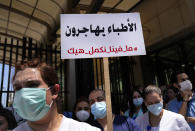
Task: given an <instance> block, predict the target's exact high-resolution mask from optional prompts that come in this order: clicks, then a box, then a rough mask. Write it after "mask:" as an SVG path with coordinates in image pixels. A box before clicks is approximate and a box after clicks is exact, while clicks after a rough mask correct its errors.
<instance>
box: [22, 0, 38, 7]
mask: <svg viewBox="0 0 195 131" xmlns="http://www.w3.org/2000/svg"><path fill="white" fill-rule="evenodd" d="M20 1H22V2H24V3H26V4H29V5H32V6H35V4H36V0H20Z"/></svg>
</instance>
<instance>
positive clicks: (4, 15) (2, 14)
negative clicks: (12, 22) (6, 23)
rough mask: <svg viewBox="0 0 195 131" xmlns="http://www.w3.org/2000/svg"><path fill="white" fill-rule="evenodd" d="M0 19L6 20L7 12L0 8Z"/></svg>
mask: <svg viewBox="0 0 195 131" xmlns="http://www.w3.org/2000/svg"><path fill="white" fill-rule="evenodd" d="M0 18H3V19H6V20H7V18H8V11H7V10H4V9H1V8H0Z"/></svg>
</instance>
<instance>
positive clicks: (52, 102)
mask: <svg viewBox="0 0 195 131" xmlns="http://www.w3.org/2000/svg"><path fill="white" fill-rule="evenodd" d="M52 105H53V100H52V101H51V104H50V105H49V107H50V108H51V106H52Z"/></svg>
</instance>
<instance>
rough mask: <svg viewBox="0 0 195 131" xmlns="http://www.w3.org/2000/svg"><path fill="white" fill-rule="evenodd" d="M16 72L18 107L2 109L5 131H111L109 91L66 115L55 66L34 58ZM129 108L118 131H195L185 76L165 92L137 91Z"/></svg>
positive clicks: (194, 100) (115, 117)
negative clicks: (108, 105)
mask: <svg viewBox="0 0 195 131" xmlns="http://www.w3.org/2000/svg"><path fill="white" fill-rule="evenodd" d="M15 69H16V70H15V75H14V77H13V87H14V90H15V96H14V101H13V108H12V110H10V109H9V108H3V107H2V106H1V107H0V130H1V131H6V130H13V131H109V130H108V127H107V112H106V97H105V92H104V91H103V90H101V89H94V90H92V91H91V92H90V93H89V96H85V97H81V98H79V99H78V100H77V101H76V103H75V106H74V109H73V112H72V113H67V112H65V113H64V115H63V114H61V113H60V112H61V111H60V106H61V103H60V102H61V101H60V97H61V96H60V93H59V92H60V86H59V82H58V77H57V74H56V72H55V70H54V69H53V68H52V67H51V66H49V65H47V64H45V63H41V62H40V61H38V60H37V59H34V60H32V61H25V62H24V63H22V64H19V65H17V66H16V68H15ZM127 105H128V106H127V107H128V109H126V111H124V112H123V113H120V114H115V113H114V112H113V114H112V123H113V130H114V131H195V95H194V93H193V85H192V83H191V81H190V80H189V77H188V75H187V74H186V73H184V72H179V73H177V74H176V75H175V81H173V82H172V84H171V85H170V86H168V87H167V89H166V90H165V91H163V92H162V91H161V89H160V88H159V87H157V86H155V85H149V86H147V87H145V88H143V89H142V88H140V89H138V88H136V89H133V90H132V91H131V95H130V96H129V101H128V103H127Z"/></svg>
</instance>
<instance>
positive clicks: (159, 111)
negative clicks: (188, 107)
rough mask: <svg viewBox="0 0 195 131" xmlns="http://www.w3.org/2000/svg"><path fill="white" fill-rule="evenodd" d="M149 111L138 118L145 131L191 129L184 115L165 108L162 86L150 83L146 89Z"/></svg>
mask: <svg viewBox="0 0 195 131" xmlns="http://www.w3.org/2000/svg"><path fill="white" fill-rule="evenodd" d="M144 102H145V105H146V106H147V109H148V112H146V113H144V115H142V116H140V117H138V118H137V119H136V122H137V124H138V125H139V126H140V127H141V128H142V130H143V131H191V128H190V127H189V125H188V123H187V122H186V120H185V119H184V117H183V116H182V115H179V114H176V113H173V112H170V111H167V110H165V109H163V100H162V95H161V90H160V88H158V87H156V86H153V85H150V86H148V87H146V89H145V90H144Z"/></svg>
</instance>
